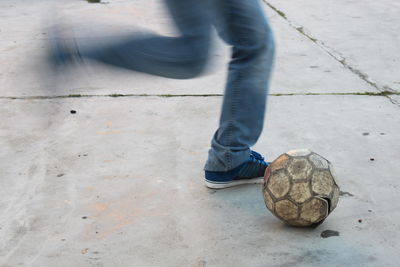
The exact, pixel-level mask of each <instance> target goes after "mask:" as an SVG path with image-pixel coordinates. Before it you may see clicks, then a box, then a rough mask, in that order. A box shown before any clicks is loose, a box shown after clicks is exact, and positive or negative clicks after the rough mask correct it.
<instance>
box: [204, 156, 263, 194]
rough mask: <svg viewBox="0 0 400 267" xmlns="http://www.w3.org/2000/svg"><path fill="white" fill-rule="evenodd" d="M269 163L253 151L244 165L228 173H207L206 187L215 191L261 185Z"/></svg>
mask: <svg viewBox="0 0 400 267" xmlns="http://www.w3.org/2000/svg"><path fill="white" fill-rule="evenodd" d="M267 167H268V163H267V162H265V161H264V158H263V157H262V156H261V155H260V154H259V153H257V152H255V151H251V155H250V158H249V159H248V160H247V161H246V162H245V163H243V164H242V165H240V166H238V167H236V168H234V169H232V170H230V171H227V172H213V171H205V183H206V186H207V187H209V188H213V189H221V188H227V187H231V186H236V185H241V184H261V183H263V182H264V179H263V177H264V173H265V169H266V168H267Z"/></svg>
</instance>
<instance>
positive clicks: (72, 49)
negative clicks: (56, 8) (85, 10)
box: [49, 25, 83, 66]
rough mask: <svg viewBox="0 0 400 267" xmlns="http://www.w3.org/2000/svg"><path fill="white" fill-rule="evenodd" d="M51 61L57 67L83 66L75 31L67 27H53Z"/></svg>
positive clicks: (51, 33) (51, 32)
mask: <svg viewBox="0 0 400 267" xmlns="http://www.w3.org/2000/svg"><path fill="white" fill-rule="evenodd" d="M50 46H51V51H50V55H49V56H50V60H51V61H52V63H53V64H54V65H55V66H65V65H68V64H81V63H82V62H83V59H82V57H81V55H80V51H79V48H78V45H77V43H76V40H75V38H74V34H73V30H72V29H70V28H67V26H65V25H61V26H53V27H52V29H51V31H50Z"/></svg>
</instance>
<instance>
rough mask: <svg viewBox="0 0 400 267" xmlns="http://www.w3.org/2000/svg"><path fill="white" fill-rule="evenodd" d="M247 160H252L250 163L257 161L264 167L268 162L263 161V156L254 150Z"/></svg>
mask: <svg viewBox="0 0 400 267" xmlns="http://www.w3.org/2000/svg"><path fill="white" fill-rule="evenodd" d="M249 161H250V162H252V163H258V164H260V165H264V166H265V167H267V166H268V163H267V162H265V160H264V157H263V156H261V154H259V153H257V152H255V151H251V154H250V159H249Z"/></svg>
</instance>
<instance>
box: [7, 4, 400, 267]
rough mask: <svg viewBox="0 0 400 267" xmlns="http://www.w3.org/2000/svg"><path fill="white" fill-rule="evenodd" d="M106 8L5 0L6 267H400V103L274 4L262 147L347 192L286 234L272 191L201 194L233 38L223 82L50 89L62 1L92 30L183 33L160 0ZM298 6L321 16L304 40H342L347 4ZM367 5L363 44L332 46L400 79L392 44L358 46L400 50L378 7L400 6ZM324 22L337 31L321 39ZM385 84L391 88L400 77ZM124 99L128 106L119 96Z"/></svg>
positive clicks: (104, 74)
mask: <svg viewBox="0 0 400 267" xmlns="http://www.w3.org/2000/svg"><path fill="white" fill-rule="evenodd" d="M104 1H105V0H104ZM104 1H103V2H104ZM107 3H108V4H106V3H105V4H88V3H87V2H86V1H67V2H65V1H57V2H56V1H51V0H40V1H39V0H38V1H28V0H16V1H14V0H13V1H11V0H2V1H1V2H0V18H1V21H2V23H1V25H0V62H1V63H2V64H1V65H0V129H1V130H0V147H1V149H0V196H1V197H0V265H1V266H7V267H8V266H11V267H14V266H71V265H74V266H93V265H94V266H110V265H112V266H127V265H132V266H203V267H204V266H292V265H296V266H307V267H308V266H320V265H326V266H397V265H398V264H397V258H398V247H399V241H398V240H399V239H400V234H399V233H400V225H399V223H398V221H399V218H400V213H399V203H400V202H399V201H398V200H399V194H398V190H399V188H400V182H399V179H398V174H399V173H400V166H399V164H398V159H399V158H400V145H399V144H400V142H399V134H398V133H399V130H400V128H399V127H400V126H399V125H400V116H399V112H400V110H399V106H400V98H399V95H389V96H378V95H370V96H369V95H358V93H363V92H366V91H367V92H374V93H378V91H376V90H375V88H374V87H373V86H371V85H369V84H368V83H365V82H364V81H363V80H362V79H360V78H359V77H358V76H357V75H355V74H354V73H352V72H351V71H349V69H346V68H345V67H343V65H342V64H341V63H340V62H338V61H337V60H335V59H334V58H332V56H329V55H328V54H327V53H326V51H324V49H323V48H322V47H321V46H318V44H315V43H314V42H313V41H312V40H310V39H309V38H307V37H305V36H304V35H302V34H301V33H300V32H299V31H298V30H296V29H294V28H293V27H291V26H290V25H289V24H288V22H287V21H285V20H284V19H283V18H282V16H280V15H279V14H277V13H276V12H275V11H273V10H272V9H270V8H268V7H267V6H265V8H266V12H267V14H268V15H269V17H270V20H271V22H272V24H273V28H274V30H275V33H276V36H277V42H278V58H277V65H276V70H275V75H274V81H273V83H272V88H271V89H272V90H271V93H273V94H276V95H275V96H270V97H269V102H268V112H267V116H266V121H265V128H264V131H263V134H262V136H261V138H260V140H259V142H258V143H257V145H256V146H255V147H254V149H255V150H257V151H259V152H261V153H262V154H264V155H266V157H267V159H268V160H273V159H274V158H276V157H277V156H278V155H280V154H281V153H283V152H285V151H288V150H291V149H294V148H303V147H306V148H310V149H312V150H314V151H316V152H318V153H320V154H321V155H323V156H325V157H327V158H328V159H329V160H330V161H331V162H332V163H333V164H334V166H335V169H336V172H337V173H338V176H339V184H340V186H341V190H342V192H341V198H340V201H339V205H338V207H337V209H336V210H335V211H334V212H333V213H332V214H331V215H330V216H329V217H328V219H327V220H326V221H325V222H324V223H323V224H322V225H321V226H319V227H318V228H315V229H299V228H292V227H287V226H285V225H283V224H282V223H281V222H280V221H279V220H277V219H276V218H275V217H273V215H272V214H271V213H269V211H268V210H267V209H266V208H265V205H264V202H263V198H262V195H261V188H260V186H259V185H250V186H243V187H237V188H231V189H227V190H219V191H215V190H209V189H207V188H205V187H204V185H203V182H202V179H203V171H202V167H203V164H204V161H205V160H206V157H207V150H208V147H209V144H210V138H211V136H212V135H213V133H214V130H215V128H216V127H217V124H218V117H219V111H220V107H221V104H222V97H221V96H220V94H221V93H222V90H223V84H224V76H225V75H226V74H225V62H226V60H228V51H227V49H226V48H223V47H222V46H221V43H217V44H216V45H217V47H218V50H216V51H215V54H216V55H214V56H215V61H214V62H213V67H214V68H211V70H210V71H211V73H210V74H209V75H208V76H203V77H200V78H198V79H194V80H180V81H175V80H168V79H162V78H156V77H153V76H146V75H132V73H128V72H119V71H115V70H112V69H108V68H105V67H103V66H91V68H89V70H88V71H86V72H84V71H81V70H78V71H77V72H75V73H73V72H71V73H68V72H67V73H65V74H66V75H64V76H63V77H61V78H63V79H61V80H59V82H58V84H55V85H54V84H53V85H52V84H50V81H51V79H49V77H48V76H51V75H52V74H51V72H48V69H47V67H46V64H44V61H43V59H44V56H45V51H46V44H47V41H48V34H47V33H48V26H49V25H50V23H49V21H48V20H47V15H48V14H49V13H50V11H51V12H52V11H54V9H53V7H54V5H61V6H63V8H59V9H58V10H59V11H61V9H62V13H64V14H65V13H66V15H71V16H72V18H73V20H74V21H76V22H78V23H81V24H84V23H87V24H90V22H91V20H92V19H93V21H97V20H98V19H100V18H102V19H100V20H101V21H102V23H104V24H105V25H106V28H107V27H109V28H108V29H110V27H111V28H112V29H113V31H121V32H123V31H125V30H127V28H129V27H130V26H133V25H135V27H149V28H151V29H153V30H156V31H159V32H162V33H166V34H170V33H173V31H174V30H173V29H172V28H171V27H170V24H169V19H168V18H167V17H166V16H165V13H164V12H165V11H164V9H163V8H162V5H161V2H160V1H158V0H148V1H145V3H144V2H143V1H138V0H134V1H127V0H115V1H114V0H113V1H111V0H108V2H107ZM286 3H289V2H280V4H279V5H277V6H278V7H279V8H282V7H285V8H284V9H283V8H282V10H284V11H285V12H287V16H290V18H292V17H293V18H296V19H293V21H297V18H300V17H301V18H303V16H304V17H306V16H308V19H307V20H304V21H305V22H307V23H304V27H305V28H304V30H305V31H308V30H310V32H311V33H312V34H314V33H318V37H319V36H320V35H319V33H321V36H325V35H324V34H325V33H331V34H332V36H331V38H333V39H335V38H336V37H335V36H333V34H335V33H336V32H337V31H339V30H340V31H342V30H343V27H344V26H343V25H342V26H341V27H337V25H334V24H331V22H332V21H331V20H329V18H331V17H330V16H328V17H326V18H327V19H326V20H323V19H322V18H321V17H320V16H321V15H320V14H325V13H329V12H330V11H331V10H338V8H343V7H344V6H343V5H342V4H340V3H337V4H334V3H333V2H330V1H329V2H324V3H325V4H326V5H327V6H324V7H321V8H320V9H319V10H317V9H314V7H315V5H316V3H315V2H314V1H311V0H310V1H306V2H304V1H303V2H302V3H303V4H307V7H309V6H310V7H309V8H310V9H306V8H299V5H300V3H297V2H296V3H292V4H293V7H294V8H297V13H294V12H292V11H291V10H292V9H291V8H288V7H287V6H286ZM366 3H368V4H367V5H366V7H365V10H363V8H364V6H363V7H361V8H359V10H357V12H359V13H360V14H362V16H361V17H360V18H352V19H354V20H355V21H356V20H357V21H360V22H362V23H361V24H362V25H361V24H357V23H355V24H351V23H350V24H348V25H357V26H358V25H361V26H362V27H361V26H360V27H361V30H360V32H359V35H358V37H360V38H361V39H358V43H357V42H356V41H349V42H346V43H345V44H344V45H343V46H336V41H337V40H336V39H335V43H333V42H332V43H333V44H334V45H333V48H334V49H336V48H340V49H339V50H338V51H339V52H342V51H344V52H346V53H347V51H352V53H353V52H354V55H353V54H352V55H351V57H350V58H349V62H350V63H351V64H353V63H354V64H355V65H354V66H356V67H359V66H358V65H357V64H358V63H360V64H361V63H362V64H361V65H360V68H361V67H362V70H363V71H364V70H366V71H367V72H368V74H371V77H373V78H375V74H377V73H378V72H375V69H374V68H372V67H371V66H372V65H370V63H368V62H369V61H368V60H371V62H376V63H377V65H376V68H379V67H381V68H385V67H387V73H388V74H393V73H394V72H393V66H395V65H396V64H397V63H393V64H394V65H392V63H388V65H382V62H383V61H384V60H387V58H386V56H387V55H388V54H386V52H387V53H389V52H390V51H389V50H390V49H391V44H392V43H391V44H388V46H387V47H388V49H389V50H388V51H386V52H384V53H383V54H382V53H381V51H380V52H379V53H377V54H373V55H371V56H369V55H367V54H364V52H363V53H361V52H359V51H355V50H354V51H353V47H350V46H348V45H349V44H355V48H359V49H360V50H361V49H364V48H365V47H366V48H365V49H366V50H365V51H372V50H370V49H372V48H376V47H377V46H376V45H377V40H376V39H375V37H376V38H380V37H382V38H384V39H383V40H384V41H388V40H396V39H395V38H396V37H395V36H394V37H393V38H394V39H390V38H387V36H386V34H390V33H391V32H392V30H393V29H396V27H397V26H396V25H394V24H393V25H392V26H393V27H392V28H390V27H389V25H390V23H389V21H391V20H392V17H393V16H392V11H387V14H388V17H387V19H383V20H380V19H379V17H377V16H375V15H374V14H378V13H379V14H380V12H381V10H375V11H372V10H371V9H370V7H371V6H375V7H382V5H384V4H387V3H389V2H388V0H385V1H384V2H382V4H380V3H374V4H371V3H370V1H369V0H368V1H367V2H366ZM391 3H392V4H393V3H394V2H391ZM273 4H274V5H275V4H276V3H275V1H273ZM394 4H396V3H394ZM281 5H282V6H281ZM358 5H359V4H358V3H356V2H352V1H347V2H346V8H347V7H349V10H348V11H343V10H340V12H339V11H338V12H337V13H340V14H338V17H339V18H342V17H343V16H344V17H347V18H343V19H344V22H349V21H352V19H350V17H351V15H350V14H349V12H353V11H354V9H355V7H356V6H358ZM311 6H313V8H311ZM327 7H328V8H327ZM286 8H288V10H286ZM383 10H384V9H383ZM308 12H312V15H310V14H309V13H308ZM132 14H134V15H133V16H132ZM303 14H305V15H303ZM294 15H295V16H294ZM328 15H329V14H328ZM60 16H61V14H60ZM356 16H357V15H356ZM369 16H370V19H371V22H368V23H366V22H365V17H369ZM316 21H319V23H320V25H326V29H322V30H320V31H314V30H315V29H316V28H315V27H317V25H316V24H314V23H316ZM299 22H300V23H302V22H303V20H300V19H299ZM311 22H312V23H311ZM374 22H375V24H376V25H371V24H373V23H374ZM337 23H339V24H340V25H341V23H342V22H337ZM364 23H366V24H364ZM370 23H371V24H370ZM115 25H124V27H122V28H119V27H118V28H115ZM308 25H313V27H311V26H310V28H308ZM113 27H114V28H113ZM354 27H355V26H354ZM369 27H371V29H382V32H379V33H377V35H376V36H375V37H374V38H372V39H371V42H369V40H368V41H367V39H365V37H366V35H365V31H366V29H367V28H369ZM381 27H382V28H381ZM328 28H329V29H328ZM348 28H350V30H351V31H348V32H352V33H353V27H348ZM384 31H386V33H385V32H384ZM348 32H347V33H348ZM316 36H317V34H316ZM338 36H339V37H340V38H345V37H346V36H347V35H346V34H344V33H342V32H340V33H339V32H338ZM385 36H386V37H385ZM347 37H348V36H347ZM385 38H386V39H385ZM323 40H324V41H325V40H328V39H325V38H323ZM329 40H330V39H329ZM389 42H390V41H389ZM326 44H327V45H329V46H330V44H331V43H330V42H329V43H328V42H326ZM369 45H371V47H370V46H369ZM349 47H350V48H349ZM383 47H385V46H383ZM347 48H349V50H346V49H347ZM355 48H354V49H355ZM342 49H343V50H342ZM344 52H343V53H344ZM346 55H347V54H346ZM381 56H382V58H381ZM381 60H383V61H381ZM366 62H367V63H366ZM371 64H372V63H371ZM364 67H366V68H365V69H364ZM370 70H374V71H371V72H370ZM68 74H71V75H73V76H69V75H68ZM381 74H382V73H381V72H379V75H376V77H378V76H379V79H380V80H378V81H379V83H380V84H381V82H382V81H384V82H382V84H389V82H387V83H386V81H392V80H393V79H392V80H390V79H389V76H390V75H389V76H385V75H386V74H382V75H381ZM71 77H74V80H73V81H71ZM392 77H395V76H394V75H392ZM115 93H117V94H124V95H125V96H123V97H111V96H112V94H115ZM335 93H336V94H338V93H345V94H348V95H334V94H335ZM70 94H84V95H88V96H84V97H68V95H70ZM127 94H136V96H129V95H127ZM141 94H154V95H160V96H161V95H167V94H175V96H173V97H157V96H140V95H141ZM188 94H198V96H196V97H190V96H188ZM283 94H288V95H283ZM291 94H294V95H291ZM296 94H304V95H296ZM310 94H311V95H310ZM312 94H317V95H312ZM318 94H325V95H318ZM90 95H92V96H90ZM177 95H182V96H177ZM199 95H208V96H205V97H202V96H199ZM278 95H279V96H278ZM13 96H17V97H22V99H11V98H10V97H13ZM35 96H43V97H44V98H35ZM52 96H53V97H52ZM54 96H61V98H59V97H55V98H54ZM72 111H74V112H72ZM325 231H327V232H325ZM323 233H335V235H336V236H331V237H329V238H323V236H325V235H324V234H323Z"/></svg>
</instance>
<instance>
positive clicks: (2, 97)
mask: <svg viewBox="0 0 400 267" xmlns="http://www.w3.org/2000/svg"><path fill="white" fill-rule="evenodd" d="M390 95H400V92H392V91H382V92H360V93H276V94H268V96H384V97H389V96H390ZM223 96H224V95H223V94H175V95H174V94H104V95H83V94H72V95H54V96H40V95H37V96H0V100H41V99H43V100H46V99H59V98H95V97H97V98H100V97H101V98H105V97H110V98H117V97H160V98H172V97H223Z"/></svg>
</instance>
